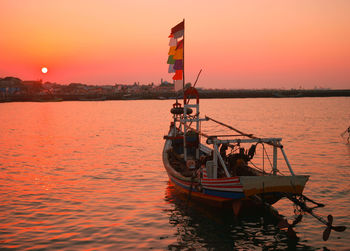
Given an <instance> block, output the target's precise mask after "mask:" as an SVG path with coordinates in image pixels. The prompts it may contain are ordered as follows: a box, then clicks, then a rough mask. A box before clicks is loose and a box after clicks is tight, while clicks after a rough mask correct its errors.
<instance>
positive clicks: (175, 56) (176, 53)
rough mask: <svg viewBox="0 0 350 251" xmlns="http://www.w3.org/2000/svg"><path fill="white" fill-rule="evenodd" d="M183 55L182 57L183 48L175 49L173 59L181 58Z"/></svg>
mask: <svg viewBox="0 0 350 251" xmlns="http://www.w3.org/2000/svg"><path fill="white" fill-rule="evenodd" d="M183 57H184V49H183V48H181V49H177V50H175V55H174V56H173V59H175V60H177V59H183ZM174 63H175V62H174Z"/></svg>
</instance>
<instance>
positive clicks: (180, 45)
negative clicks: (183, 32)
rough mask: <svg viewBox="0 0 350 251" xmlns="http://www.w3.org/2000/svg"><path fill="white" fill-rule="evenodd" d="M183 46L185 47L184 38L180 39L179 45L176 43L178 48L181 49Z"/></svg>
mask: <svg viewBox="0 0 350 251" xmlns="http://www.w3.org/2000/svg"><path fill="white" fill-rule="evenodd" d="M181 48H184V40H183V39H182V40H180V41H179V42H177V45H176V50H177V49H181Z"/></svg>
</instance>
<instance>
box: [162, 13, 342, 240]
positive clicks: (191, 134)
mask: <svg viewBox="0 0 350 251" xmlns="http://www.w3.org/2000/svg"><path fill="white" fill-rule="evenodd" d="M184 28H185V20H183V21H182V22H181V23H179V24H177V25H176V26H174V27H173V28H172V29H171V34H170V36H169V37H170V42H169V46H170V49H169V53H168V55H169V57H168V64H169V73H175V75H174V76H173V80H174V88H175V91H180V90H181V89H182V92H183V103H182V104H181V103H179V102H178V98H177V99H176V102H175V103H174V104H173V107H172V108H171V110H170V112H171V114H172V119H171V122H170V128H169V131H168V134H167V135H165V136H164V139H165V144H164V148H163V154H162V158H163V163H164V167H165V170H166V172H167V174H168V176H169V180H170V182H171V183H173V185H174V187H175V188H176V189H177V190H178V191H180V192H181V193H183V194H185V195H186V196H187V198H188V201H189V200H190V199H191V200H198V201H201V202H204V203H207V204H210V205H212V206H215V207H232V209H233V212H234V214H235V215H239V214H240V212H242V211H247V209H248V210H249V209H251V210H253V211H254V210H256V208H257V207H256V206H257V205H259V206H262V207H263V208H264V209H268V210H269V211H270V212H271V213H272V214H273V215H274V216H276V218H277V219H279V222H280V223H279V225H280V226H281V228H287V229H288V232H289V233H294V235H295V232H294V231H292V228H293V227H294V226H295V225H296V224H297V223H298V222H300V221H301V219H302V217H303V214H304V213H308V214H310V215H312V216H313V217H315V218H316V219H318V220H319V221H320V222H322V223H323V224H325V225H326V226H327V228H326V229H325V231H324V233H323V239H324V240H327V239H328V237H329V235H330V232H331V230H335V231H338V232H342V231H345V229H346V227H344V226H333V225H332V222H333V216H332V215H328V217H327V220H325V219H323V218H322V217H320V216H318V215H316V214H315V213H314V211H313V209H315V208H316V207H321V206H324V205H323V204H321V203H317V202H315V201H313V200H311V199H310V198H308V197H306V196H305V195H303V190H304V187H305V184H306V182H307V181H308V179H309V176H308V175H297V174H295V173H294V171H293V169H292V166H291V165H290V163H289V161H288V158H287V155H286V153H285V151H284V147H283V145H282V143H281V141H282V138H263V137H257V136H254V135H253V134H247V133H244V132H242V131H240V130H238V129H236V128H234V127H232V126H230V125H227V124H225V123H222V122H220V121H217V120H215V119H213V118H211V117H208V116H205V117H200V109H199V100H200V99H199V94H198V91H197V90H196V88H195V85H196V83H197V81H198V77H199V75H200V73H201V71H200V72H199V74H198V76H197V79H196V81H195V83H194V85H193V86H188V85H187V87H186V88H185V85H184V83H185V73H184V34H185V33H184ZM181 38H182V39H181ZM180 39H181V40H180ZM181 87H182V88H181ZM208 122H211V123H216V124H217V125H220V126H223V127H224V128H226V129H228V130H230V133H225V134H221V133H220V134H218V133H208V132H203V130H201V128H202V124H203V123H208ZM232 131H234V132H235V134H234V135H232V134H231V133H232ZM268 148H270V149H271V150H270V151H268V150H267V149H268ZM258 150H260V154H257V152H258ZM278 152H280V153H281V154H282V157H283V158H279V157H278ZM269 155H272V156H271V157H269ZM257 156H258V157H257ZM256 159H257V160H258V161H259V162H260V164H259V163H257V161H256ZM270 159H272V161H270ZM281 161H284V163H285V166H286V169H287V170H288V174H283V173H282V171H281V170H280V169H281V168H280V166H281V163H280V162H281ZM265 163H269V164H270V167H266V164H265ZM283 197H285V198H288V199H289V200H290V201H292V202H293V203H294V204H295V206H296V208H297V210H296V211H298V212H299V215H298V216H297V217H296V219H295V220H294V222H293V223H292V224H289V223H288V222H287V220H286V219H285V218H284V217H283V216H281V215H280V214H279V213H278V212H277V210H275V209H274V208H273V207H272V205H273V204H274V203H276V202H277V201H279V200H280V199H281V198H283ZM306 202H309V203H313V204H314V205H316V206H314V207H309V206H308V205H307V204H306Z"/></svg>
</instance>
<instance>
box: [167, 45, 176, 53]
mask: <svg viewBox="0 0 350 251" xmlns="http://www.w3.org/2000/svg"><path fill="white" fill-rule="evenodd" d="M175 50H176V46H171V47H170V48H169V52H168V55H175Z"/></svg>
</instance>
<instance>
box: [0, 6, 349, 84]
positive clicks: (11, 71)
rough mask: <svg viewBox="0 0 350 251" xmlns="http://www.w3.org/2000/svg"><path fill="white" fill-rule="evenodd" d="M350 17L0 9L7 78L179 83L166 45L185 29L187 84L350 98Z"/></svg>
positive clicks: (220, 9) (341, 9)
mask: <svg viewBox="0 0 350 251" xmlns="http://www.w3.org/2000/svg"><path fill="white" fill-rule="evenodd" d="M349 13H350V1H348V0H313V1H311V0H303V1H295V0H292V1H290V0H284V1H277V0H275V1H272V0H271V1H269V0H247V1H238V0H228V1H224V0H217V1H209V0H201V1H195V0H192V1H183V0H177V1H167V0H147V1H146V0H145V1H141V0H140V1H136V0H125V1H123V0H113V1H112V0H50V1H48V0H16V1H13V0H0V78H1V77H2V78H3V77H6V76H14V77H19V78H20V79H22V80H39V79H42V80H43V81H50V82H56V83H59V84H69V83H84V84H91V85H104V84H107V85H114V84H133V83H134V82H139V83H140V84H150V83H152V82H153V83H154V84H156V85H158V84H159V83H160V81H161V79H163V80H167V81H169V82H172V79H171V77H172V74H169V73H168V72H167V71H168V65H167V58H168V50H169V46H168V42H169V38H168V35H169V34H170V29H171V28H172V27H173V26H175V25H176V24H177V23H179V22H181V21H182V20H183V19H185V63H184V65H185V77H186V82H192V83H193V82H194V81H195V79H196V77H197V74H198V72H199V71H200V70H201V69H202V74H201V76H200V78H199V81H198V83H197V86H198V87H202V88H208V89H209V88H211V89H215V88H219V89H264V88H281V89H291V88H304V89H313V88H315V87H318V88H331V89H350V14H349ZM42 67H47V68H48V72H47V73H46V74H44V73H42V72H41V68H42Z"/></svg>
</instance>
